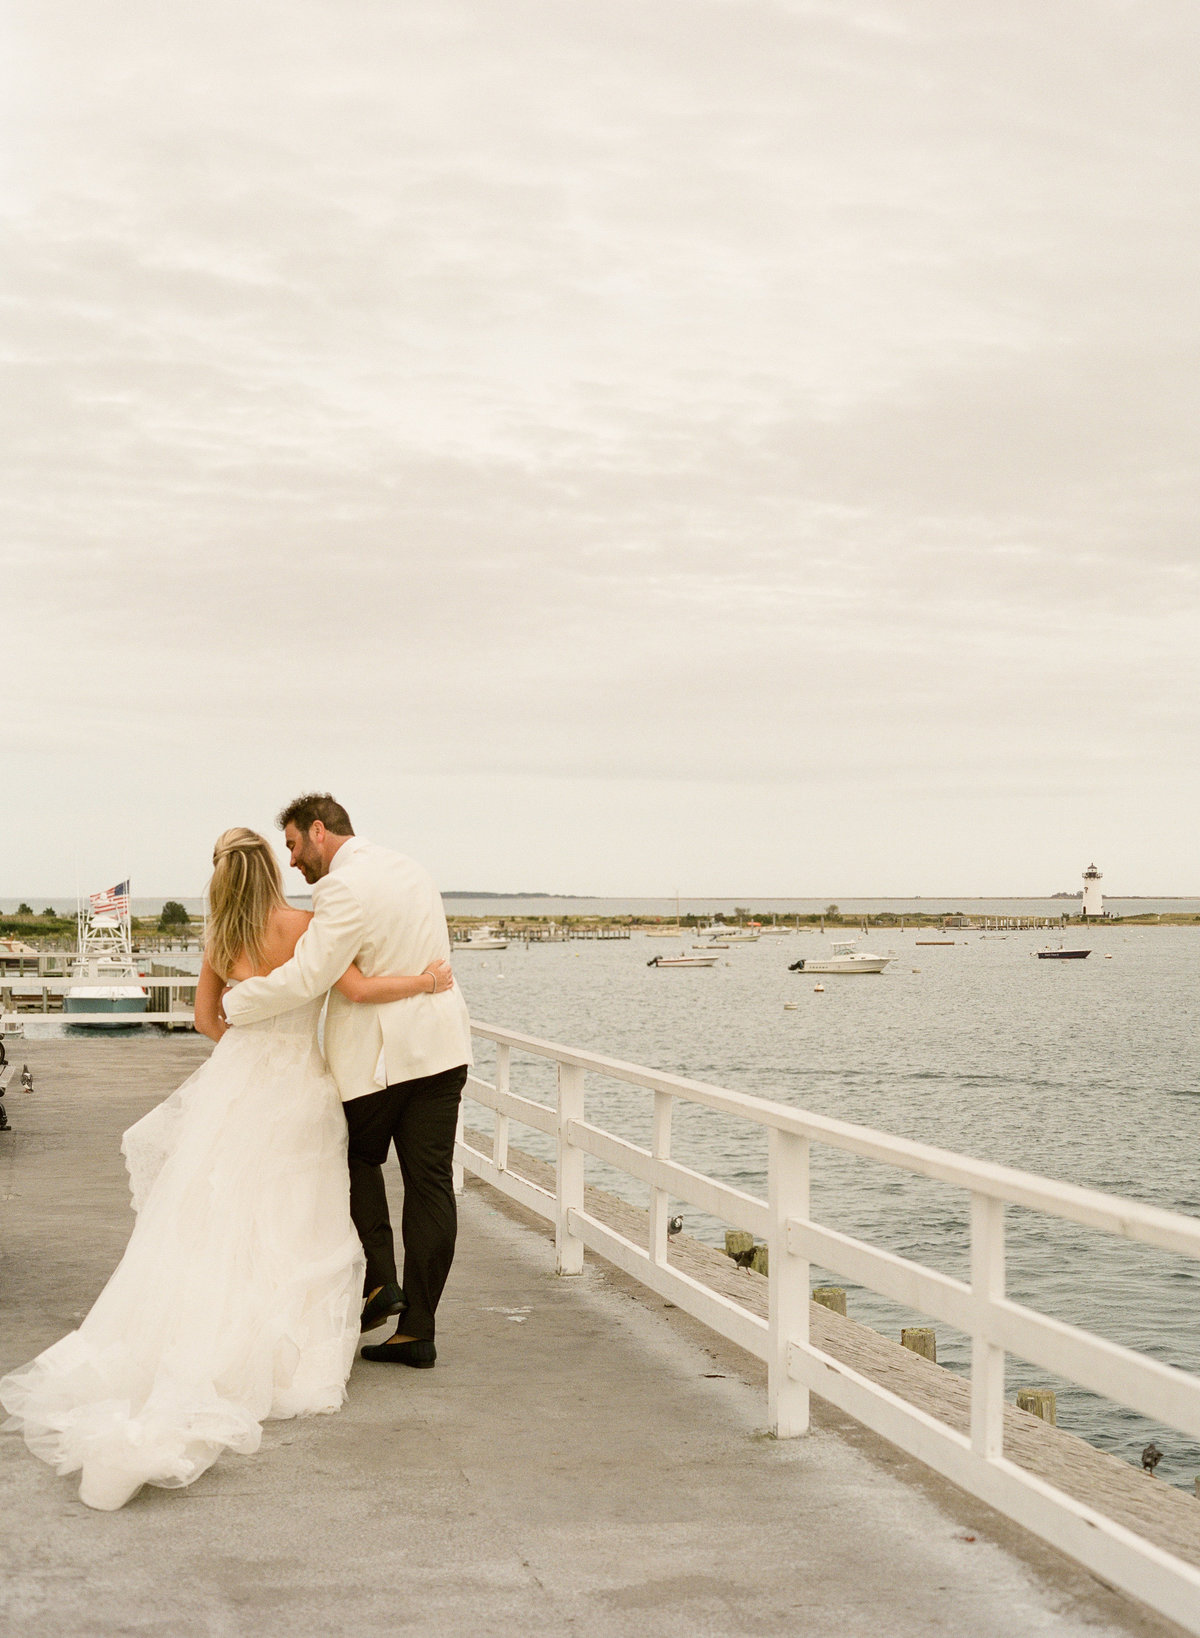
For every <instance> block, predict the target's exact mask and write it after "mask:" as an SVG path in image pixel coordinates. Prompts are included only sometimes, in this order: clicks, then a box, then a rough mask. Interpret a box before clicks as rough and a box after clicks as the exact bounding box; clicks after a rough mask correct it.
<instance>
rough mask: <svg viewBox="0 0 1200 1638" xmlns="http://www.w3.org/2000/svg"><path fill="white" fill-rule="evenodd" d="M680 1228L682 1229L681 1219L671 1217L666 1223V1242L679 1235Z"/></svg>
mask: <svg viewBox="0 0 1200 1638" xmlns="http://www.w3.org/2000/svg"><path fill="white" fill-rule="evenodd" d="M682 1227H683V1218H682V1217H672V1218H670V1219H669V1220H668V1222H667V1238H668V1240H670V1239H673V1238H674V1237H675V1235H677V1234H678V1233H679V1231H680V1229H681V1228H682Z"/></svg>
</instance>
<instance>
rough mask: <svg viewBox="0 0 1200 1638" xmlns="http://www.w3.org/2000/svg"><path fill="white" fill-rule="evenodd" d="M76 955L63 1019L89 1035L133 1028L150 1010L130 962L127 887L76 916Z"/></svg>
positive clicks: (97, 896)
mask: <svg viewBox="0 0 1200 1638" xmlns="http://www.w3.org/2000/svg"><path fill="white" fill-rule="evenodd" d="M78 920H79V952H78V954H77V956H76V958H75V961H74V962H73V964H72V967H71V976H70V979H69V981H68V984H67V988H66V991H65V992H64V994H63V1014H64V1016H65V1018H66V1019H67V1021H68V1022H69V1023H72V1024H82V1025H84V1026H85V1027H86V1028H89V1029H117V1028H119V1027H120V1026H121V1025H122V1024H134V1023H136V1022H137V1015H138V1014H139V1013H142V1012H146V1011H148V1010H149V1006H150V998H149V996H148V995H147V994H146V991H145V990H144V989H143V987H142V985H141V982H140V980H141V976H142V975H141V973H139V972H138V970H137V963H136V962H135V961H134V959H133V944H132V939H131V925H132V924H131V921H130V915H129V883H128V882H122V883H121V884H120V886H119V887H111V888H108V889H106V890H105V892H103V893H94V894H92V896H91V902H90V904H89V906H88V908H87V909H86V910H84V909H82V908H81V909H80V911H79V918H78Z"/></svg>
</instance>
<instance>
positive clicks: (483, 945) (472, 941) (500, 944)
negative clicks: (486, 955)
mask: <svg viewBox="0 0 1200 1638" xmlns="http://www.w3.org/2000/svg"><path fill="white" fill-rule="evenodd" d="M507 949H508V940H507V939H506V938H503V937H502V936H501V935H500V934H499V933H493V932H492V929H491V928H490V927H487V926H484V927H472V929H471V931H470V933H469V934H468V935H467V937H466V938H460V939H459V940H458V942H457V943H456V944H455V945H454V946H453V947H452V949H451V951H450V953H451V955H457V954H458V952H459V951H460V950H507Z"/></svg>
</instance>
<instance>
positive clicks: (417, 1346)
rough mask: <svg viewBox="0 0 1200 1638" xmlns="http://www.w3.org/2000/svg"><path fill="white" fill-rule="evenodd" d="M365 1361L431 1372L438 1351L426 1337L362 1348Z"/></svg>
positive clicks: (372, 1344)
mask: <svg viewBox="0 0 1200 1638" xmlns="http://www.w3.org/2000/svg"><path fill="white" fill-rule="evenodd" d="M359 1353H361V1354H362V1356H363V1358H364V1359H373V1360H374V1361H375V1362H376V1364H378V1365H412V1366H413V1367H414V1368H415V1369H416V1370H418V1371H430V1370H432V1369H433V1366H434V1362H435V1360H436V1359H437V1349H436V1348H435V1347H434V1346H433V1343H432V1342H427V1341H426V1340H425V1338H424V1337H414V1338H413V1339H412V1340H411V1341H410V1342H376V1343H368V1344H367V1346H366V1347H365V1348H360V1349H359Z"/></svg>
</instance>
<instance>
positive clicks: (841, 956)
mask: <svg viewBox="0 0 1200 1638" xmlns="http://www.w3.org/2000/svg"><path fill="white" fill-rule="evenodd" d="M894 960H895V957H894V956H890V955H873V954H872V953H871V952H870V951H869V950H859V949H857V948H856V947H855V945H854V943H853V941H849V942H844V943H843V942H839V943H835V944H834V945H833V947H832V949H831V950H830V953H829V954H828V955H820V956H805V957H802V958H801V959H800V960H799V961H793V962H792V964H791V966H790V967H789V968H788V972H789V973H881V972H882V971H883V969H884V968H885V967H886V966H887V965H888V963H889V962H891V961H894Z"/></svg>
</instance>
